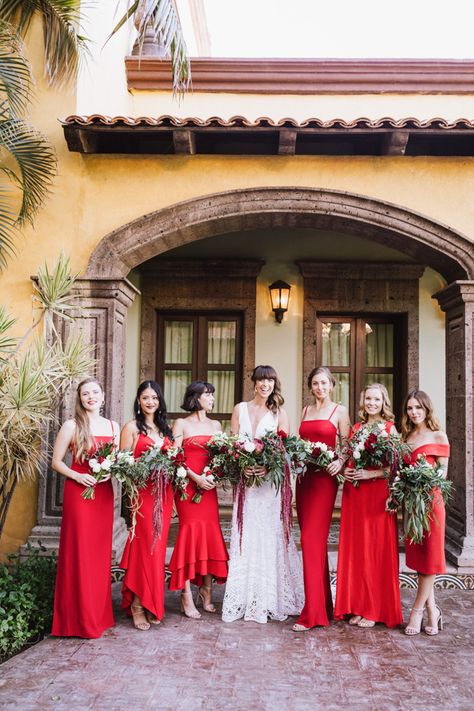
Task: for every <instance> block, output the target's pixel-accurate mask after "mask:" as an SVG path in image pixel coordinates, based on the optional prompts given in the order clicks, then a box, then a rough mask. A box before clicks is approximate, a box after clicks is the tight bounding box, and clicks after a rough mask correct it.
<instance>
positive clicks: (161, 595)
mask: <svg viewBox="0 0 474 711" xmlns="http://www.w3.org/2000/svg"><path fill="white" fill-rule="evenodd" d="M154 444H156V443H155V441H154V440H153V439H152V438H151V437H148V436H147V435H144V434H142V433H140V434H139V436H138V439H137V443H136V445H135V450H134V452H133V455H134V457H135V459H139V458H140V457H141V455H142V454H143V452H145V451H146V450H147V449H148V448H149V447H153V445H154ZM153 504H154V496H153V494H152V486H151V482H149V483H148V484H147V486H145V487H144V488H143V489H142V490H141V491H140V510H139V512H138V514H137V523H136V526H135V535H134V537H133V539H131V538H130V536H129V538H128V540H127V543H126V545H125V549H124V551H123V555H122V560H121V562H120V567H121V568H123V569H124V570H125V577H124V580H123V585H122V608H123V609H124V610H126V611H127V614H129V615H130V614H131V610H130V605H131V604H132V602H133V596H134V595H138V597H139V598H140V602H141V604H142V605H143V607H145V608H146V609H147V610H148V611H149V612H151V613H152V614H153V615H155V617H156V618H157V619H158V620H161V618H162V617H163V616H164V613H165V607H164V599H165V558H166V543H167V541H168V530H169V527H170V521H171V513H172V510H173V491H172V488H171V484H169V485H168V486H167V487H166V489H165V490H164V492H163V514H162V530H161V536H160V537H159V538H157V540H156V541H155V543H154V545H153V523H152V521H153Z"/></svg>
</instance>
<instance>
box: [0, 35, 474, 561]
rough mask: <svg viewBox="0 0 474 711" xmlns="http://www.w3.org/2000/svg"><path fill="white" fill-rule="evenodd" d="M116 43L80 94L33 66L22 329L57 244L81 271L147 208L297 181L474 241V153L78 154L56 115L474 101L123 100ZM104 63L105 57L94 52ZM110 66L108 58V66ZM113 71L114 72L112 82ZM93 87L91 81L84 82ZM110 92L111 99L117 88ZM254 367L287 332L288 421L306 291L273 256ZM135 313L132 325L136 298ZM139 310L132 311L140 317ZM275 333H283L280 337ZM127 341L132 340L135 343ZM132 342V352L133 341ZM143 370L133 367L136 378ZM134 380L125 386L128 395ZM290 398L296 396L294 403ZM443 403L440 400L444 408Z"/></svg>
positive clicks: (35, 54)
mask: <svg viewBox="0 0 474 711" xmlns="http://www.w3.org/2000/svg"><path fill="white" fill-rule="evenodd" d="M114 42H115V44H113V43H112V44H111V45H110V47H112V50H110V49H109V48H108V49H107V52H109V51H112V53H113V52H114V51H115V52H116V54H115V55H114V60H113V61H112V60H111V58H110V56H109V55H107V62H106V63H105V64H106V66H105V64H104V65H103V66H104V67H105V68H104V70H102V68H101V65H100V64H99V65H97V66H94V65H92V66H91V67H90V68H89V70H88V72H87V74H84V75H82V77H81V82H80V86H79V90H78V94H77V97H76V92H75V90H67V91H65V90H63V91H60V92H59V91H52V90H50V89H48V88H47V87H46V86H45V84H44V82H43V80H42V79H41V76H40V72H39V71H37V92H36V101H35V104H34V105H33V107H32V109H31V116H30V118H31V122H32V123H33V124H35V125H36V126H37V127H38V128H41V129H42V130H43V131H44V132H45V133H46V134H47V135H48V136H49V138H50V140H51V141H52V142H53V144H54V145H55V147H56V150H57V153H58V159H59V175H58V177H57V179H56V180H55V182H54V186H53V191H52V195H51V197H50V199H49V200H48V202H47V204H46V206H45V208H44V209H43V210H42V211H41V212H40V214H39V215H38V217H37V219H36V220H35V226H34V228H27V229H25V231H24V234H23V236H22V238H21V239H20V240H19V242H18V255H17V257H16V258H15V259H13V260H12V261H11V262H10V264H9V267H8V269H7V270H6V271H5V272H4V273H3V274H1V275H0V299H1V303H2V304H4V305H5V306H6V307H7V309H8V310H10V311H11V312H12V313H13V314H15V315H16V316H17V317H18V319H19V321H18V324H17V326H16V331H17V333H22V332H23V331H24V330H25V329H26V328H27V327H28V326H29V324H30V323H31V298H30V297H31V283H30V275H32V274H34V273H35V272H36V270H37V268H38V265H40V264H41V263H42V262H43V261H44V260H45V259H47V260H49V261H50V262H52V261H53V260H55V259H56V257H57V255H58V253H59V251H60V249H64V250H65V251H66V252H67V253H68V254H70V255H71V261H72V266H73V269H74V270H78V271H83V270H84V269H85V268H86V265H87V262H88V259H89V257H90V254H91V252H92V251H93V249H94V248H95V247H96V245H97V244H98V243H99V241H100V240H101V239H102V238H103V237H104V236H105V235H106V234H107V233H109V232H110V231H111V230H113V229H115V228H117V227H120V226H121V225H123V224H124V223H127V222H129V221H130V220H133V219H135V218H137V217H140V216H141V215H143V214H145V213H149V212H151V211H154V210H158V209H160V208H163V207H166V206H168V205H172V204H173V203H176V202H180V201H183V200H187V199H190V198H194V197H198V196H202V195H206V194H210V193H215V192H220V191H225V190H236V189H242V188H249V187H266V186H301V187H318V188H327V189H333V190H342V191H348V192H351V193H359V194H362V195H365V196H368V197H372V198H376V199H380V200H385V201H389V202H391V203H394V204H396V205H399V206H402V207H404V208H406V209H408V210H413V211H414V212H417V213H421V214H422V215H424V216H426V217H429V218H430V219H432V220H435V221H438V222H441V223H444V224H447V225H450V226H451V227H452V228H454V229H456V230H459V231H460V232H462V233H464V234H465V235H467V236H468V238H469V239H471V240H474V228H473V225H474V202H473V201H472V194H473V192H474V190H473V188H474V158H442V159H436V158H425V157H419V158H409V157H380V158H374V157H349V158H347V157H328V156H320V157H311V156H294V157H284V156H281V157H280V156H275V157H246V156H228V157H222V156H215V157H214V156H193V157H175V156H138V157H137V156H126V155H113V156H100V155H97V156H96V155H90V156H83V155H79V154H77V153H69V152H68V151H67V148H66V143H65V141H64V138H63V132H62V128H61V126H60V124H59V123H58V117H64V116H66V115H68V114H71V113H76V112H77V111H80V112H82V113H84V112H87V113H95V112H103V113H108V114H117V113H119V112H123V113H129V114H134V115H140V114H150V115H154V116H157V115H160V114H163V113H174V114H178V115H197V116H201V117H207V116H210V115H213V114H218V115H223V116H231V115H234V114H242V115H246V116H249V117H251V118H255V117H256V116H259V115H271V116H273V117H274V118H281V117H283V116H294V117H296V118H298V119H303V118H307V117H308V116H318V117H321V118H325V119H327V118H334V117H336V116H339V117H343V118H353V117H355V116H363V115H365V116H369V117H370V118H379V117H381V116H385V115H392V116H396V117H402V116H409V115H410V116H418V117H420V118H427V117H431V116H435V115H437V116H440V115H441V116H445V117H446V118H451V119H452V118H456V117H459V116H468V117H469V116H472V115H473V114H474V96H469V97H464V96H458V97H456V96H447V97H444V96H412V97H409V96H395V95H391V96H365V97H364V96H357V97H355V96H343V97H337V96H326V97H320V96H318V97H288V96H286V97H275V96H245V95H233V96H231V95H215V94H214V95H207V96H206V95H203V94H199V95H190V96H189V97H186V99H185V101H184V102H183V103H182V104H181V105H178V104H176V103H173V101H172V99H171V96H170V94H161V93H160V94H159V93H153V94H152V93H145V92H140V93H136V94H134V95H131V94H129V93H127V91H126V86H125V83H124V81H123V65H122V63H121V56H120V55H118V54H117V52H119V51H120V52H123V46H124V43H125V41H124V40H117V41H115V40H114ZM28 52H29V56H30V59H31V61H32V64H33V66H34V67H36V68H39V67H41V66H42V34H41V29H40V27H39V26H38V25H37V24H35V25H34V27H33V29H32V32H31V34H30V37H29V39H28ZM95 55H96V57H98V58H99V59H100V52H95ZM104 61H105V60H104ZM114 68H115V70H116V76H115V75H114V81H111V80H110V78H111V72H112V74H113V71H114ZM87 82H89V84H87ZM112 90H113V93H111V92H112ZM274 274H278V278H287V280H288V281H290V282H291V283H292V284H294V285H295V289H294V291H293V292H292V301H291V306H290V314H289V317H288V318H287V319H286V320H285V322H284V323H283V324H282V325H281V326H276V325H275V323H274V321H273V320H272V317H271V316H270V313H269V310H268V304H266V303H265V302H266V300H267V292H266V291H265V290H266V289H267V285H268V282H269V280H271V279H272V277H273V275H274ZM285 275H286V276H285ZM438 280H439V277H438V276H437V275H433V274H431V275H430V276H429V278H428V277H427V278H426V279H425V280H424V281H423V282H422V283H423V286H422V287H421V291H420V295H421V297H422V305H421V307H420V308H421V310H422V314H424V315H425V316H426V320H425V321H424V323H423V325H422V327H421V331H420V338H421V346H420V347H421V359H422V372H423V373H424V374H423V376H422V385H424V384H425V383H426V387H427V388H431V389H432V388H433V387H435V386H436V384H437V383H438V384H439V382H440V380H439V378H440V377H441V376H440V369H442V368H443V367H444V366H443V357H444V356H443V355H442V349H440V348H438V350H437V353H438V355H437V356H436V358H437V360H436V364H435V365H436V367H435V370H434V371H433V370H432V369H431V368H430V369H426V370H424V368H423V362H427V361H428V358H427V356H428V353H431V344H432V342H435V341H436V343H438V339H439V338H440V334H441V332H442V319H441V316H440V314H439V313H436V312H435V311H433V308H434V307H433V306H432V304H431V302H430V294H431V293H432V292H431V291H430V290H431V289H432V288H433V287H436V288H437V286H436V285H437V283H438ZM258 295H259V296H258V301H257V313H258V327H257V343H256V346H257V360H260V361H265V360H271V361H273V362H275V355H274V354H275V350H274V343H275V337H276V336H278V338H280V337H281V336H282V334H284V336H285V339H284V340H285V343H288V344H291V347H290V349H289V350H288V351H286V352H282V354H281V356H280V355H279V356H278V360H279V362H278V363H275V364H276V365H277V367H278V368H279V370H280V372H281V376H282V380H284V382H285V392H286V395H287V400H288V407H289V410H290V415H291V418H292V423H293V426H295V425H296V421H297V417H298V413H299V407H300V400H299V398H300V392H301V388H300V383H301V378H302V373H301V371H300V368H301V366H300V365H296V367H295V363H297V364H298V363H300V362H301V358H299V350H298V349H299V348H300V346H298V345H297V344H301V329H302V290H301V285H300V277H299V275H298V273H297V271H296V267H294V266H293V265H289V264H287V263H285V264H279V265H278V264H275V263H272V262H271V261H268V262H267V264H266V266H265V268H264V270H263V272H262V275H261V276H260V278H259V281H258ZM134 308H135V312H132V314H131V323H133V321H134V319H135V323H137V322H138V321H137V318H138V316H137V314H138V310H139V303H138V302H137V305H136V306H135V307H134ZM134 314H135V315H134ZM277 329H278V330H277ZM131 339H132V340H133V339H135V340H134V343H135V346H134V349H135V350H134V351H133V350H130V349H129V351H128V355H127V359H128V360H127V368H136V363H135V362H134V358H135V359H136V357H137V346H136V344H137V332H136V330H135V331H133V335H132V336H131ZM131 342H132V341H131ZM130 347H131V346H130ZM134 372H136V370H135V371H134ZM133 387H134V386H133V385H132V383H131V382H129V383H128V384H127V388H128V389H127V394H126V400H127V401H128V398H129V396H130V394H131V397H133ZM291 393H295V396H294V397H293V396H291ZM440 405H441V403H438V406H440ZM35 510H36V496H35V495H34V485H33V486H32V485H29V486H23V487H22V488H21V489H20V490H19V492H18V494H17V495H16V496H15V500H14V503H13V505H12V508H11V511H10V515H9V518H8V522H7V529H6V535H5V541H4V542H3V543H2V545H3V547H4V549H5V548H7V549H12V548H16V547H17V545H18V543H19V542H21V541H24V540H25V539H26V537H27V535H28V533H29V531H30V529H31V526H32V524H33V523H34V520H35Z"/></svg>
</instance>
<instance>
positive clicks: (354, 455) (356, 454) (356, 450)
mask: <svg viewBox="0 0 474 711" xmlns="http://www.w3.org/2000/svg"><path fill="white" fill-rule="evenodd" d="M352 456H353V457H354V459H360V452H359V450H358V449H355V450H354V451H353V452H352Z"/></svg>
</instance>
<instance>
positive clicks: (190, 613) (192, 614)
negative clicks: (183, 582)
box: [181, 591, 201, 620]
mask: <svg viewBox="0 0 474 711" xmlns="http://www.w3.org/2000/svg"><path fill="white" fill-rule="evenodd" d="M185 601H186V602H185ZM191 604H192V609H190V605H191ZM186 606H187V608H188V609H186ZM181 612H182V613H183V615H185V616H186V617H189V618H190V619H191V620H200V619H201V613H200V612H199V611H198V610H196V608H195V606H194V600H193V595H192V593H191V591H190V592H182V593H181Z"/></svg>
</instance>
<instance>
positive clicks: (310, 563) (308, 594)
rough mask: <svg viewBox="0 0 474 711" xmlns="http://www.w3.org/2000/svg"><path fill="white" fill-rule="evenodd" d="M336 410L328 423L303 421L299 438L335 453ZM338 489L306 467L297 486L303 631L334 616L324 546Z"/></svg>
mask: <svg viewBox="0 0 474 711" xmlns="http://www.w3.org/2000/svg"><path fill="white" fill-rule="evenodd" d="M337 407H338V405H336V407H335V408H334V410H333V411H332V412H331V414H330V416H329V417H328V419H327V420H304V419H303V421H302V422H301V425H300V429H299V434H300V436H301V437H303V439H307V440H309V441H310V442H324V443H325V444H327V445H328V447H332V449H334V448H335V447H336V437H337V428H336V426H335V425H334V423H333V422H332V421H331V418H332V416H333V415H334V413H335V411H336V410H337ZM305 415H306V410H305V413H304V416H305ZM337 486H338V482H337V478H336V477H335V476H331V475H330V474H328V473H327V471H325V470H324V469H317V468H316V467H314V466H309V467H308V471H307V472H306V474H305V475H304V476H303V477H301V478H299V479H298V481H297V483H296V510H297V512H298V521H299V524H300V530H301V549H302V552H303V572H304V593H305V604H304V607H303V610H302V611H301V614H300V616H299V618H298V620H297V622H298V624H300V625H303V626H304V627H315V626H316V625H322V626H327V625H328V624H329V620H330V619H331V618H332V615H333V606H332V595H331V586H330V582H329V563H328V553H327V542H328V535H329V528H330V526H331V518H332V512H333V509H334V501H335V499H336V494H337Z"/></svg>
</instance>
